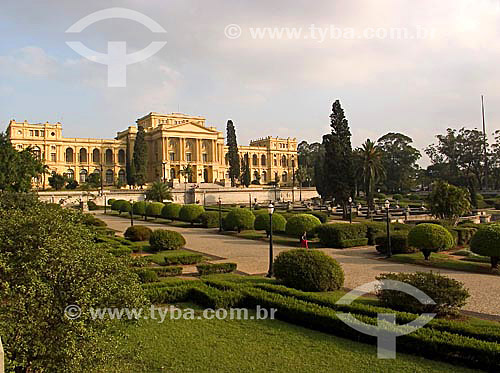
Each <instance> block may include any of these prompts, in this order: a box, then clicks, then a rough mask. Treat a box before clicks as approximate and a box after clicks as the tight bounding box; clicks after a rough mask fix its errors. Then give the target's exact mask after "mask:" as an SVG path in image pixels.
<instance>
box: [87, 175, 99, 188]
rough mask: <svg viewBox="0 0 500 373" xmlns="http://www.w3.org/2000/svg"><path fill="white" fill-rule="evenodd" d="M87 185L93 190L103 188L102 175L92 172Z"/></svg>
mask: <svg viewBox="0 0 500 373" xmlns="http://www.w3.org/2000/svg"><path fill="white" fill-rule="evenodd" d="M87 184H88V185H89V186H90V187H91V188H94V189H95V188H99V187H100V186H101V174H100V173H98V172H92V173H91V174H90V175H89V178H88V179H87Z"/></svg>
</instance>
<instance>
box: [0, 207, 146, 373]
mask: <svg viewBox="0 0 500 373" xmlns="http://www.w3.org/2000/svg"><path fill="white" fill-rule="evenodd" d="M1 205H2V203H0V206H1ZM21 207H24V208H26V209H25V210H21V209H20V208H21ZM0 220H1V221H2V224H1V225H0V268H1V270H0V272H1V276H0V297H1V299H2V302H0V330H2V342H3V344H4V348H5V353H6V363H7V371H16V372H41V371H50V372H56V373H57V372H89V371H96V370H99V368H102V366H101V364H103V363H104V362H105V361H109V359H110V355H111V356H112V354H113V353H114V351H116V348H117V345H118V341H120V339H121V338H120V335H119V334H118V333H116V331H114V330H115V328H114V325H115V321H112V320H110V319H108V318H103V319H99V318H97V319H95V320H94V319H93V318H92V316H91V313H90V312H89V310H90V308H100V307H118V308H122V307H129V308H132V307H141V306H142V305H143V304H145V300H144V297H143V295H142V290H141V287H140V285H139V283H138V281H137V276H135V275H134V274H133V273H132V272H131V270H130V269H129V267H128V266H127V264H126V262H125V261H124V259H119V258H117V257H114V256H113V255H110V254H108V253H107V252H106V251H105V249H104V248H103V246H98V245H97V244H96V243H95V233H94V232H93V231H92V230H90V228H88V227H86V226H84V225H83V222H84V216H83V215H82V214H80V213H78V212H75V211H71V210H69V209H62V208H60V207H54V206H50V205H46V204H42V203H35V204H34V205H30V206H17V207H16V208H14V209H12V208H11V209H9V210H3V209H2V210H0ZM21 268H22V270H20V269H21ZM69 305H76V306H78V307H80V309H81V310H82V313H81V316H80V317H78V318H75V319H71V318H70V317H69V316H71V315H75V314H74V313H73V314H72V313H66V314H65V309H67V308H66V307H68V306H69Z"/></svg>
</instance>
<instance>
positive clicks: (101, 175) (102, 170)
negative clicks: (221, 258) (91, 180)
mask: <svg viewBox="0 0 500 373" xmlns="http://www.w3.org/2000/svg"><path fill="white" fill-rule="evenodd" d="M103 172H104V169H103V167H102V163H101V174H100V175H99V176H100V177H101V196H102V195H103V194H104V175H103Z"/></svg>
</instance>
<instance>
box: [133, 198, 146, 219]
mask: <svg viewBox="0 0 500 373" xmlns="http://www.w3.org/2000/svg"><path fill="white" fill-rule="evenodd" d="M147 205H148V203H147V202H146V201H138V202H136V203H134V207H133V211H134V214H135V215H141V216H146V207H147Z"/></svg>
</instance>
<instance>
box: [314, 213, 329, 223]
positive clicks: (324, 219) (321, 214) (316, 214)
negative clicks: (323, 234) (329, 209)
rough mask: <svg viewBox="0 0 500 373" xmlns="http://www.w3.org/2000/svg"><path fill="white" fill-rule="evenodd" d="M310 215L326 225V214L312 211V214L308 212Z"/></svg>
mask: <svg viewBox="0 0 500 373" xmlns="http://www.w3.org/2000/svg"><path fill="white" fill-rule="evenodd" d="M310 214H311V215H312V216H316V217H317V218H318V219H319V221H320V222H321V223H326V221H327V220H328V215H327V214H326V212H323V211H313V212H310Z"/></svg>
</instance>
